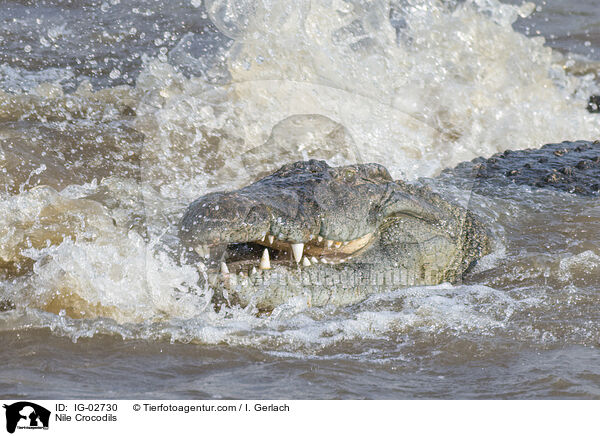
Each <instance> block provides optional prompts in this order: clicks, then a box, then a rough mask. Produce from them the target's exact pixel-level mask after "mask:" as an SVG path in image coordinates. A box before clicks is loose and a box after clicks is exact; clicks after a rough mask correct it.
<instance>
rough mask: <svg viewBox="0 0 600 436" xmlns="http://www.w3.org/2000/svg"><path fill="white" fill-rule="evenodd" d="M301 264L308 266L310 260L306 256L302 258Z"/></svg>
mask: <svg viewBox="0 0 600 436" xmlns="http://www.w3.org/2000/svg"><path fill="white" fill-rule="evenodd" d="M302 265H304V266H310V260H308V258H307V257H306V256H305V257H304V258H303V259H302Z"/></svg>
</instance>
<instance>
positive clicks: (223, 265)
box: [195, 233, 374, 274]
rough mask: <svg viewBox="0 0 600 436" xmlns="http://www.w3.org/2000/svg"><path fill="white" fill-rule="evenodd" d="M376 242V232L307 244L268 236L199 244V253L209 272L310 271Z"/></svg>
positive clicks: (314, 239) (316, 239) (313, 238)
mask: <svg viewBox="0 0 600 436" xmlns="http://www.w3.org/2000/svg"><path fill="white" fill-rule="evenodd" d="M373 240H374V233H368V234H366V235H364V236H361V237H359V238H356V239H353V240H350V241H334V240H331V239H325V238H323V237H322V236H313V235H310V236H309V238H308V239H307V240H306V241H305V242H300V243H299V242H290V241H285V240H282V239H278V238H277V237H275V236H274V235H271V234H269V233H267V234H265V235H264V236H263V237H262V238H261V239H259V240H255V241H249V242H237V243H228V244H212V245H208V244H207V245H198V246H196V248H195V251H196V252H197V253H198V254H199V255H200V257H202V258H203V259H204V261H205V263H206V266H208V267H209V269H213V270H214V269H217V268H218V269H220V271H221V272H222V273H224V274H228V273H236V274H238V273H248V274H252V273H255V272H257V271H262V270H269V269H272V268H274V267H275V266H277V265H282V266H286V267H289V268H292V267H296V268H297V267H303V268H306V267H310V266H312V265H316V264H319V263H323V264H330V265H336V264H341V263H344V262H347V261H349V260H350V259H353V258H354V257H356V256H358V255H359V253H361V252H362V251H364V250H365V249H366V248H367V247H368V246H369V245H370V244H371V243H372V241H373Z"/></svg>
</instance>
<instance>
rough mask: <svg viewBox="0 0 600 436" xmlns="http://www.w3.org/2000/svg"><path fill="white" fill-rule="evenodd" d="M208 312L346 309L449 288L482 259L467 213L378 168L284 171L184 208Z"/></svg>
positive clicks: (316, 164) (292, 167) (484, 247)
mask: <svg viewBox="0 0 600 436" xmlns="http://www.w3.org/2000/svg"><path fill="white" fill-rule="evenodd" d="M179 236H180V239H181V241H182V243H183V246H184V247H186V253H187V254H188V260H189V261H194V262H196V263H197V264H198V266H199V268H200V269H201V271H202V272H203V274H202V277H203V278H202V279H201V280H203V281H205V282H206V283H205V284H206V285H208V286H210V287H211V288H212V289H213V290H215V291H216V292H215V294H214V295H215V297H214V300H215V304H218V303H225V304H239V305H242V306H248V305H252V306H253V307H256V308H257V309H258V310H272V309H273V308H274V307H277V306H279V305H281V304H283V303H286V302H290V301H292V302H293V301H296V302H300V304H305V303H306V304H308V305H311V306H325V305H330V304H331V305H348V304H353V303H357V302H359V301H361V300H363V299H365V298H366V297H368V295H370V294H371V293H375V292H381V291H384V290H391V289H398V288H402V287H407V286H415V285H435V284H439V283H441V282H446V281H449V282H456V281H458V280H460V279H461V278H462V276H463V274H464V273H465V272H466V271H468V270H469V268H470V267H471V266H472V265H473V264H474V263H475V262H476V261H477V260H478V259H479V258H481V257H482V256H483V255H485V254H486V253H488V252H489V250H490V239H489V235H488V233H487V231H486V229H485V227H484V226H483V225H482V224H481V222H480V221H479V220H478V219H477V218H476V217H475V216H473V214H472V213H471V212H470V211H468V210H466V209H464V208H462V207H460V206H458V205H455V204H452V203H451V202H448V201H446V200H444V199H443V198H442V197H441V196H439V195H438V194H436V193H434V192H432V191H431V189H429V188H427V187H426V186H425V187H421V186H417V185H413V184H408V183H405V182H403V181H401V180H393V179H392V177H391V176H390V173H389V172H388V171H387V169H386V168H385V167H383V166H382V165H379V164H374V163H371V164H356V165H348V166H341V167H331V166H329V165H328V164H327V163H326V162H325V161H319V160H309V161H300V162H295V163H290V164H286V165H284V166H282V167H281V168H280V169H279V170H277V171H275V172H274V173H272V174H271V175H268V176H266V177H264V178H262V179H260V180H258V181H256V182H255V183H252V184H250V185H248V186H245V187H243V188H241V189H238V190H235V191H231V192H213V193H209V194H207V195H204V196H202V197H200V198H198V199H197V200H195V201H194V202H193V203H191V204H190V206H189V207H188V209H187V210H186V212H185V214H184V216H183V218H182V220H181V222H180V226H179Z"/></svg>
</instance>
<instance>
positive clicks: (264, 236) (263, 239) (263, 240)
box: [261, 233, 267, 242]
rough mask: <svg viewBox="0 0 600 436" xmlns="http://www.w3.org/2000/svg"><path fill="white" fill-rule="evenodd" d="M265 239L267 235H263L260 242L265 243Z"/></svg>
mask: <svg viewBox="0 0 600 436" xmlns="http://www.w3.org/2000/svg"><path fill="white" fill-rule="evenodd" d="M266 237H267V234H266V233H265V234H264V235H263V237H262V239H261V241H262V242H265V238H266Z"/></svg>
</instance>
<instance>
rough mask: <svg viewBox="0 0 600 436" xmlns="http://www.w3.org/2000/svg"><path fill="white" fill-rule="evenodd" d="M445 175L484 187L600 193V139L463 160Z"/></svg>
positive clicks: (587, 193)
mask: <svg viewBox="0 0 600 436" xmlns="http://www.w3.org/2000/svg"><path fill="white" fill-rule="evenodd" d="M444 173H445V175H446V176H452V177H456V176H458V177H460V178H468V179H472V178H475V179H476V180H477V183H476V184H474V186H473V188H474V189H475V190H481V188H485V187H486V186H511V185H529V186H533V187H536V188H544V189H552V190H559V191H566V192H570V193H572V194H577V195H584V196H598V195H600V142H598V141H594V142H590V141H574V142H571V141H565V142H561V143H557V144H546V145H544V146H543V147H541V148H538V149H529V150H507V151H505V152H503V153H497V154H495V155H493V156H491V157H490V158H488V159H485V158H483V157H478V158H476V159H473V160H472V161H471V162H463V163H461V164H459V165H458V166H457V167H456V168H454V169H452V170H446V171H444Z"/></svg>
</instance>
